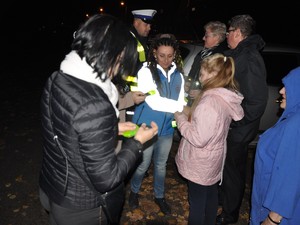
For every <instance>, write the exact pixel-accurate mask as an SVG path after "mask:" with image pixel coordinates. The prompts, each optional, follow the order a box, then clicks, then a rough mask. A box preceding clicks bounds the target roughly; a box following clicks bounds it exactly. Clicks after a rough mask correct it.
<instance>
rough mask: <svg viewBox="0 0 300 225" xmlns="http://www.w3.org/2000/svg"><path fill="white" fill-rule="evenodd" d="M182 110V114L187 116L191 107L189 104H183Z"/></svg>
mask: <svg viewBox="0 0 300 225" xmlns="http://www.w3.org/2000/svg"><path fill="white" fill-rule="evenodd" d="M182 112H183V113H184V115H186V116H188V115H189V114H190V112H191V107H190V106H184V107H183V110H182Z"/></svg>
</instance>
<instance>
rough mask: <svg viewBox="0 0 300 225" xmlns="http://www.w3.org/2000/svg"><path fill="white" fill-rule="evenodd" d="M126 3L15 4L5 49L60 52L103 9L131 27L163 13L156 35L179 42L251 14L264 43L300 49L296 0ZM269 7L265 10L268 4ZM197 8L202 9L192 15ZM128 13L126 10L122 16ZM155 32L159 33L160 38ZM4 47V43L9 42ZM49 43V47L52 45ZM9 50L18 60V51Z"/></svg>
mask: <svg viewBox="0 0 300 225" xmlns="http://www.w3.org/2000/svg"><path fill="white" fill-rule="evenodd" d="M119 2H120V0H48V1H34V2H33V1H20V2H16V1H9V2H7V4H8V6H7V7H6V8H5V10H3V11H4V13H2V14H1V17H2V20H1V21H2V34H3V35H2V38H3V37H4V40H5V42H9V43H12V44H5V47H9V48H10V47H11V48H12V49H13V48H14V50H15V51H17V52H19V51H20V49H22V48H25V50H24V51H31V49H30V47H31V46H34V45H36V44H35V42H37V41H39V39H41V38H46V39H47V38H55V39H56V41H57V40H60V45H58V46H57V49H59V48H60V46H61V48H63V46H66V45H67V46H69V45H70V43H71V40H72V35H71V34H72V33H73V31H74V30H76V29H77V28H78V26H79V25H80V23H82V22H83V21H84V20H85V17H84V15H85V13H89V14H95V13H97V11H98V9H99V7H101V6H103V7H104V8H105V12H107V13H110V14H113V15H115V16H117V17H121V18H122V19H124V20H126V21H127V22H129V23H130V22H131V20H132V15H131V13H130V12H131V10H133V9H138V8H154V9H156V10H157V11H158V13H157V15H156V16H155V20H156V22H155V23H154V25H153V31H154V32H170V33H174V34H175V35H176V36H177V37H178V38H185V39H195V38H197V37H198V38H199V39H202V36H203V25H204V24H205V23H207V22H208V21H210V20H220V21H222V22H225V23H227V21H228V20H229V19H230V18H231V17H232V16H234V15H237V14H250V15H252V16H253V17H254V19H255V20H256V22H257V32H258V33H259V34H261V35H262V36H263V38H264V40H265V41H266V42H267V43H268V42H273V43H281V44H289V45H297V46H299V47H300V41H299V40H300V37H299V34H298V33H299V31H298V29H299V27H300V20H299V19H298V18H299V16H298V12H297V7H296V5H295V3H294V1H292V0H285V1H281V2H279V3H278V2H277V3H276V2H274V3H267V2H264V1H263V0H252V1H243V0H227V1H226V0H159V1H158V0H127V1H125V2H126V3H127V16H126V17H124V10H125V9H124V8H121V7H120V4H119ZM262 4H263V5H262ZM192 7H194V8H195V9H196V10H195V11H192V10H191V8H192ZM122 10H123V11H122ZM154 32H153V33H154ZM5 42H4V43H5ZM46 43H48V42H46ZM12 49H9V51H10V54H11V55H12V56H14V54H15V52H14V51H12Z"/></svg>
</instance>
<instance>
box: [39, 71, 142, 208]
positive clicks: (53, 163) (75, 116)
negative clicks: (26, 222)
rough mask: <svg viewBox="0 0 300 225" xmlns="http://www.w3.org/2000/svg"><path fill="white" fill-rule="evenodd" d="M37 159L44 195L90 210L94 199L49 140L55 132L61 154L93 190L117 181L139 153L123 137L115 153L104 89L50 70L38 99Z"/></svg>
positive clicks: (114, 129) (114, 123)
mask: <svg viewBox="0 0 300 225" xmlns="http://www.w3.org/2000/svg"><path fill="white" fill-rule="evenodd" d="M41 120H42V121H41V122H42V136H43V149H44V151H43V163H42V168H41V173H40V187H41V188H42V190H43V191H44V192H45V193H46V194H47V196H48V197H49V199H50V200H51V201H53V202H55V203H57V204H58V205H60V206H63V207H66V208H71V209H91V208H95V207H98V206H99V205H100V203H99V199H98V198H97V197H96V195H95V193H94V192H93V191H92V190H91V189H90V188H89V186H88V185H86V184H85V182H84V181H83V180H82V179H81V178H80V176H79V175H78V173H77V172H76V171H75V170H74V168H73V167H72V166H71V165H70V164H69V166H68V167H67V164H66V160H65V158H64V157H63V155H62V153H61V152H60V150H59V149H58V148H57V146H56V145H55V142H54V140H53V136H54V135H57V136H58V139H59V140H60V142H61V144H62V147H63V148H64V150H65V151H66V153H67V155H68V156H69V157H70V158H71V160H72V161H73V162H74V164H75V165H76V167H77V168H78V170H79V171H80V172H81V173H82V174H84V175H85V176H86V177H87V178H88V179H89V180H90V181H91V183H92V184H93V186H94V187H95V189H96V190H97V191H99V192H106V191H109V190H111V189H112V188H114V187H116V186H117V185H118V184H120V183H121V182H122V181H123V180H124V179H125V178H126V176H127V174H128V173H129V171H130V170H131V169H132V168H133V167H134V166H135V165H136V162H137V160H138V159H139V157H140V156H142V151H141V148H142V146H141V144H140V143H138V142H137V141H134V140H133V139H129V140H128V141H127V142H126V143H125V144H124V145H123V147H122V149H121V151H120V152H119V153H118V155H116V154H115V147H116V143H117V135H118V118H117V115H116V112H115V109H114V107H113V105H112V104H111V102H110V101H109V99H108V97H107V95H106V94H105V93H104V91H103V90H102V89H101V88H100V87H99V86H97V85H95V84H93V83H89V82H86V81H84V80H80V79H77V78H76V77H73V76H70V75H67V74H64V73H62V72H55V73H53V74H52V76H51V77H50V78H49V79H48V81H47V83H46V86H45V89H44V92H43V95H42V101H41Z"/></svg>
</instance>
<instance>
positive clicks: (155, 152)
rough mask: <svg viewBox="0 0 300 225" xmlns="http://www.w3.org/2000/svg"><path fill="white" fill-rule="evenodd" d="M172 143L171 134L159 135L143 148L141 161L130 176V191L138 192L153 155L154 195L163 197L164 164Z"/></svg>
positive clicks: (165, 164)
mask: <svg viewBox="0 0 300 225" xmlns="http://www.w3.org/2000/svg"><path fill="white" fill-rule="evenodd" d="M172 143H173V135H168V136H159V137H158V138H157V140H156V141H155V142H154V143H153V144H152V145H151V146H150V147H148V148H147V149H145V150H144V152H143V161H142V162H141V164H139V166H138V167H137V169H136V170H135V172H134V174H133V176H132V178H131V191H132V192H134V193H138V192H139V190H140V188H141V185H142V181H143V178H144V175H145V173H146V171H147V170H148V168H149V166H150V164H151V159H152V157H153V172H154V175H153V177H154V196H155V198H164V195H165V177H166V166H167V160H168V157H169V153H170V150H171V147H172Z"/></svg>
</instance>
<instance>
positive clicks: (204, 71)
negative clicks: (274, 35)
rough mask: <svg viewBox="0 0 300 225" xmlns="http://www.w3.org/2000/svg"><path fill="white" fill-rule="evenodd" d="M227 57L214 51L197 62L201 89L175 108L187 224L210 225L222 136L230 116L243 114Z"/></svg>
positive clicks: (220, 166)
mask: <svg viewBox="0 0 300 225" xmlns="http://www.w3.org/2000/svg"><path fill="white" fill-rule="evenodd" d="M234 69H235V67H234V61H233V59H232V58H231V57H225V56H223V55H222V54H214V55H212V56H209V57H207V58H205V59H203V61H202V62H201V69H200V75H199V80H200V83H201V86H202V87H201V92H200V94H199V96H198V97H197V99H196V100H195V101H194V103H193V105H192V106H191V108H190V109H189V108H188V107H185V109H184V111H183V112H181V113H180V112H176V113H175V119H176V122H177V126H178V129H179V131H180V133H181V135H182V139H181V142H180V145H179V149H178V153H177V155H176V158H175V160H176V164H177V167H178V171H179V173H180V174H181V175H182V176H183V177H184V178H186V179H187V181H188V198H189V204H190V212H189V219H188V224H189V225H202V224H203V225H204V224H205V225H214V224H215V218H216V214H217V209H218V189H217V188H218V184H219V183H220V182H221V180H222V170H223V166H224V160H225V156H226V137H227V133H228V130H229V126H230V123H231V121H232V120H236V121H237V120H241V119H242V118H243V116H244V112H243V109H242V107H241V105H240V104H241V102H242V100H243V96H242V95H241V94H240V93H239V92H238V84H237V82H236V80H235V79H234Z"/></svg>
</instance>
